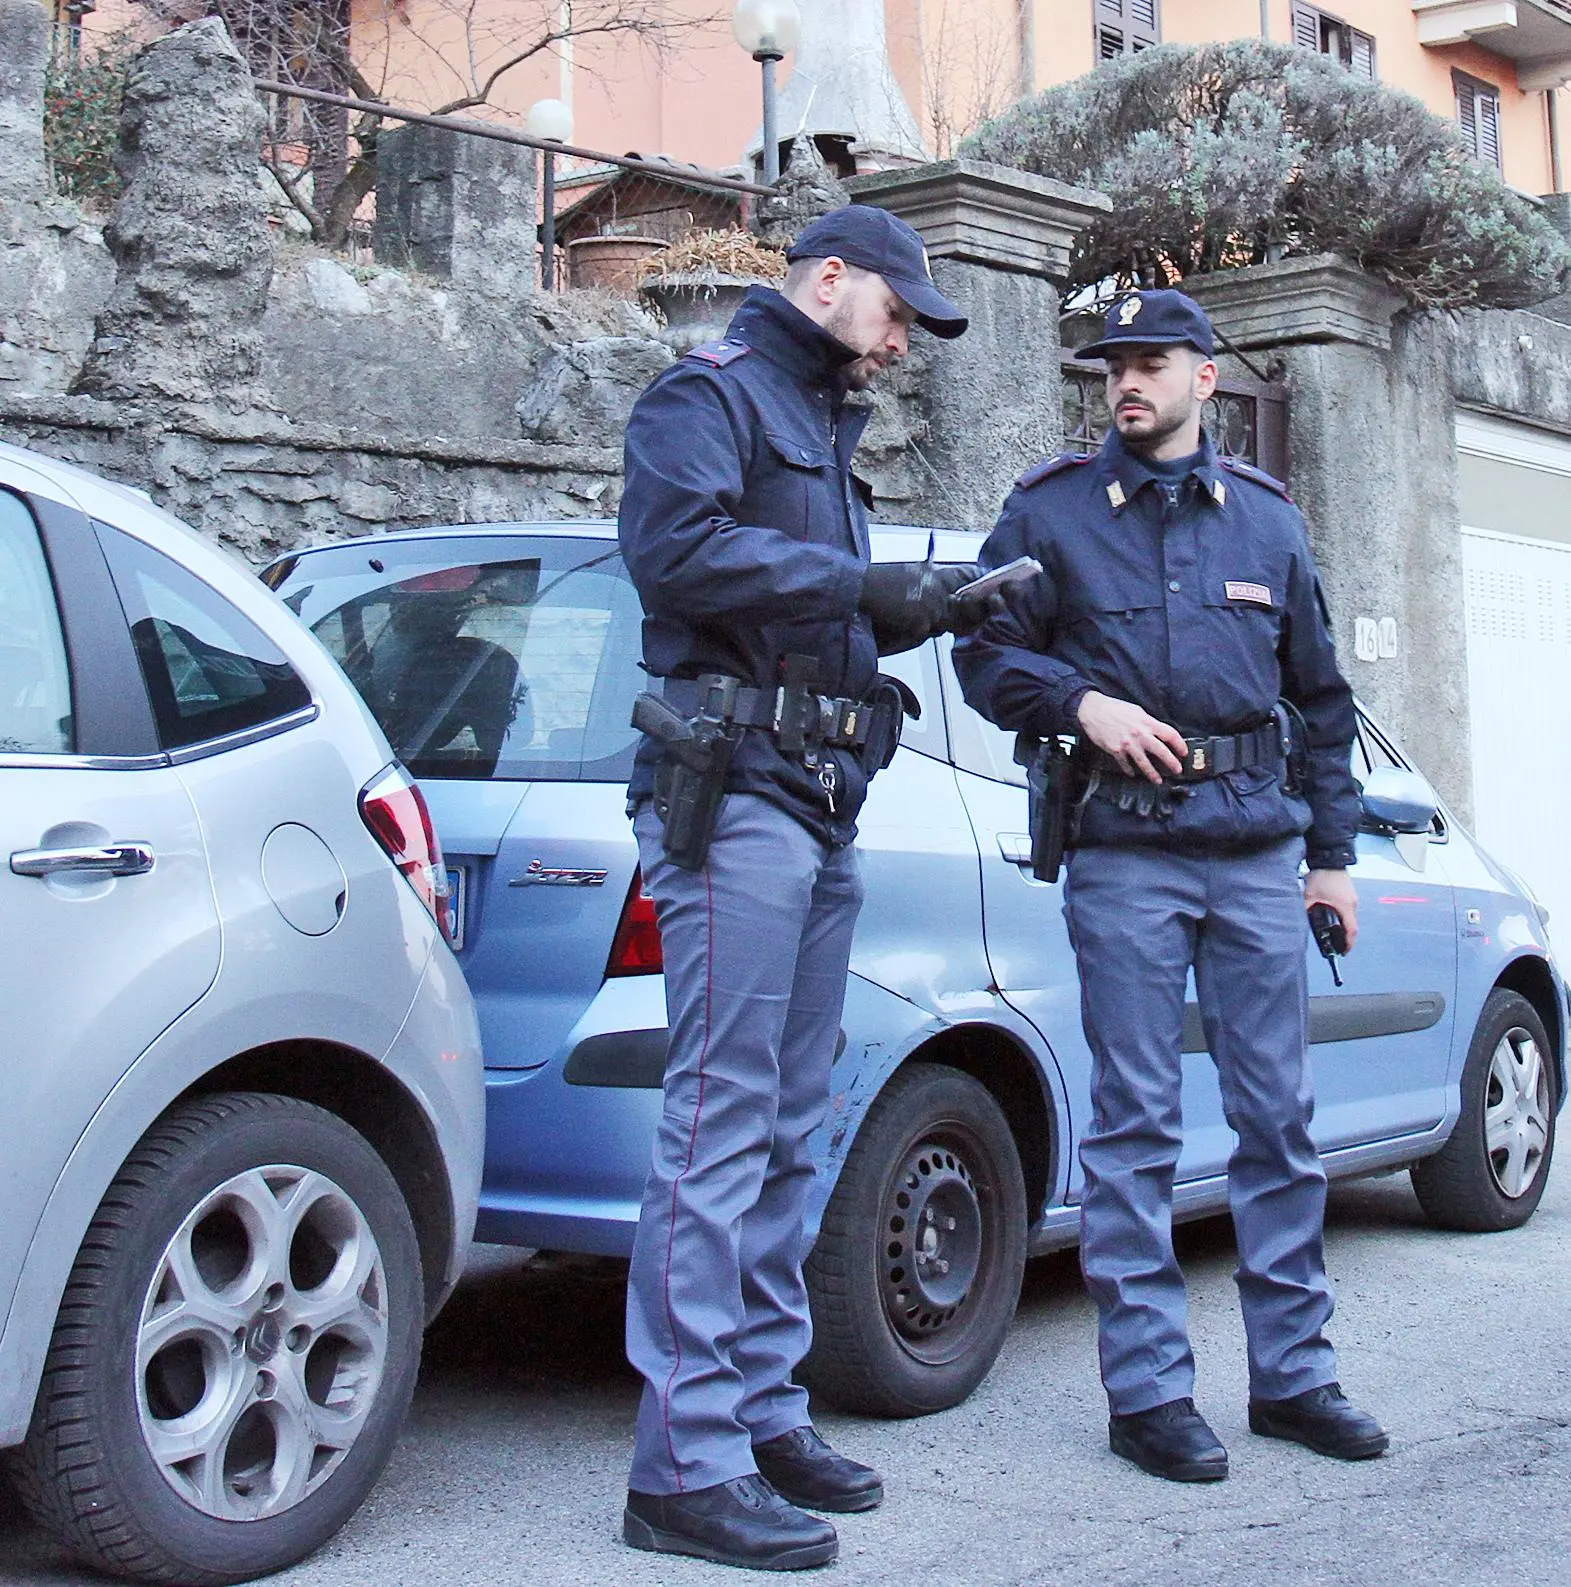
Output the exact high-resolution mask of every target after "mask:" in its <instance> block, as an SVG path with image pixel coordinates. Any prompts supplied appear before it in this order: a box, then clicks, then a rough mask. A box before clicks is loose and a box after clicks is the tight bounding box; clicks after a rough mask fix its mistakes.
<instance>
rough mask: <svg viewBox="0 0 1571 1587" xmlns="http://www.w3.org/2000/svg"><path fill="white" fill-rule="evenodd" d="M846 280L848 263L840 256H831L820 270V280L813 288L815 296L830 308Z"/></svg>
mask: <svg viewBox="0 0 1571 1587" xmlns="http://www.w3.org/2000/svg"><path fill="white" fill-rule="evenodd" d="M845 279H846V262H845V260H844V259H842V258H841V257H840V256H839V255H838V254H830V256H829V257H828V258H827V259H825V260H824V262H823V264H822V266H821V267H820V268H819V272H818V280H817V281H816V282H815V283H814V286H813V295H814V296H815V297H816V298H817V299H818V301H819V302H820V303H822V304H823V305H824V307H825V308H828V307H829V306H830V304H832V303H833V302H834V301H835V298H836V297H837V296H838V295H839V292H840V289H841V286H842V284H843V283H844V281H845Z"/></svg>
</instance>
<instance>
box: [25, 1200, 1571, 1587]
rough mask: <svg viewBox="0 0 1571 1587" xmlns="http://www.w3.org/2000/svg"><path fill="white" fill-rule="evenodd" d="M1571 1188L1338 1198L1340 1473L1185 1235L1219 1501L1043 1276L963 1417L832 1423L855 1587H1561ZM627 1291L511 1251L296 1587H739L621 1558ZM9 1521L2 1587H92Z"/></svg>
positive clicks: (434, 1344)
mask: <svg viewBox="0 0 1571 1587" xmlns="http://www.w3.org/2000/svg"><path fill="white" fill-rule="evenodd" d="M1568 1232H1571V1171H1567V1170H1562V1172H1561V1175H1560V1177H1559V1180H1558V1183H1556V1184H1552V1185H1551V1187H1550V1190H1549V1194H1548V1196H1547V1197H1546V1199H1545V1202H1544V1205H1543V1207H1542V1208H1541V1209H1540V1211H1539V1214H1538V1216H1537V1218H1536V1219H1535V1220H1534V1221H1533V1222H1532V1223H1531V1224H1530V1225H1529V1226H1528V1227H1527V1229H1525V1230H1523V1231H1521V1232H1519V1233H1516V1234H1511V1235H1492V1236H1463V1235H1443V1234H1437V1233H1435V1232H1433V1231H1431V1230H1429V1229H1428V1228H1427V1227H1426V1226H1425V1225H1424V1223H1423V1220H1422V1218H1421V1215H1420V1213H1419V1210H1418V1206H1417V1203H1416V1202H1415V1201H1414V1199H1413V1196H1412V1192H1411V1191H1410V1189H1409V1188H1408V1183H1407V1179H1406V1176H1405V1175H1404V1176H1401V1177H1398V1178H1387V1179H1382V1180H1376V1181H1366V1182H1362V1183H1359V1184H1355V1185H1350V1186H1347V1187H1345V1188H1342V1189H1340V1190H1337V1191H1334V1192H1333V1197H1332V1212H1331V1218H1330V1223H1329V1244H1328V1253H1329V1263H1330V1267H1331V1272H1332V1276H1333V1278H1334V1279H1335V1281H1336V1284H1337V1288H1338V1291H1339V1294H1340V1310H1339V1312H1338V1316H1337V1319H1336V1323H1335V1336H1336V1339H1337V1343H1338V1344H1339V1346H1340V1347H1341V1349H1342V1357H1343V1372H1344V1377H1345V1378H1346V1380H1347V1383H1348V1386H1349V1387H1350V1389H1351V1390H1352V1391H1353V1392H1354V1393H1356V1395H1357V1396H1358V1398H1359V1399H1361V1400H1363V1401H1365V1402H1367V1403H1368V1404H1369V1405H1370V1406H1371V1408H1373V1409H1376V1410H1378V1411H1379V1412H1380V1413H1381V1414H1382V1415H1383V1416H1384V1417H1385V1419H1386V1420H1387V1422H1388V1424H1389V1425H1390V1427H1391V1429H1392V1431H1393V1434H1394V1440H1395V1441H1394V1448H1393V1452H1392V1453H1391V1455H1389V1456H1388V1457H1387V1458H1386V1459H1384V1460H1382V1461H1378V1462H1374V1463H1370V1464H1366V1465H1355V1466H1347V1465H1339V1464H1337V1463H1336V1462H1332V1461H1326V1460H1322V1459H1319V1458H1317V1457H1315V1456H1313V1455H1311V1454H1309V1453H1308V1452H1306V1451H1301V1450H1298V1449H1296V1448H1293V1447H1289V1446H1287V1445H1282V1444H1277V1443H1272V1442H1268V1441H1265V1440H1262V1439H1257V1438H1254V1437H1252V1436H1251V1435H1250V1434H1249V1432H1248V1431H1247V1429H1246V1426H1245V1422H1244V1415H1243V1411H1244V1393H1245V1378H1244V1353H1243V1336H1242V1330H1241V1328H1240V1326H1239V1322H1238V1316H1237V1311H1236V1307H1235V1305H1234V1299H1233V1291H1232V1283H1231V1278H1230V1273H1231V1267H1232V1250H1231V1243H1230V1228H1229V1226H1228V1225H1227V1223H1226V1222H1225V1221H1211V1222H1208V1223H1205V1224H1200V1225H1193V1226H1191V1227H1189V1228H1188V1229H1186V1230H1184V1231H1183V1232H1182V1234H1181V1237H1180V1238H1181V1243H1182V1247H1183V1251H1184V1255H1185V1261H1186V1265H1187V1268H1188V1271H1189V1274H1190V1278H1191V1303H1192V1313H1193V1315H1192V1328H1193V1333H1194V1338H1195V1344H1196V1348H1197V1352H1198V1354H1199V1357H1200V1362H1201V1374H1202V1375H1201V1382H1200V1388H1199V1393H1200V1399H1201V1403H1202V1406H1203V1407H1204V1409H1205V1410H1206V1411H1207V1413H1208V1414H1209V1415H1210V1417H1211V1419H1212V1421H1213V1424H1214V1425H1215V1426H1216V1428H1217V1430H1218V1432H1219V1433H1220V1434H1221V1435H1222V1438H1223V1440H1224V1442H1226V1443H1227V1444H1228V1446H1229V1447H1230V1450H1231V1452H1232V1456H1233V1473H1234V1475H1233V1477H1232V1478H1231V1480H1229V1481H1228V1482H1226V1483H1223V1484H1220V1485H1216V1486H1207V1487H1182V1486H1178V1485H1171V1484H1166V1483H1161V1482H1158V1481H1156V1480H1154V1479H1152V1478H1149V1477H1146V1476H1144V1475H1142V1474H1141V1473H1139V1472H1137V1471H1135V1470H1133V1469H1132V1468H1131V1467H1128V1466H1126V1465H1125V1464H1123V1463H1122V1462H1121V1461H1118V1460H1115V1459H1114V1458H1113V1457H1112V1456H1111V1455H1110V1454H1109V1453H1108V1451H1107V1446H1106V1424H1105V1422H1104V1420H1103V1417H1104V1409H1103V1401H1102V1399H1101V1395H1100V1391H1099V1389H1098V1386H1097V1382H1096V1371H1095V1361H1094V1345H1093V1336H1092V1323H1091V1309H1090V1305H1089V1303H1088V1301H1087V1300H1086V1298H1085V1295H1084V1293H1083V1291H1082V1290H1081V1287H1080V1284H1079V1278H1078V1273H1077V1270H1076V1267H1075V1264H1074V1260H1073V1258H1072V1257H1071V1256H1057V1257H1052V1258H1049V1259H1047V1260H1045V1261H1041V1262H1038V1263H1034V1264H1033V1265H1032V1267H1031V1269H1030V1271H1029V1273H1028V1276H1027V1281H1026V1287H1025V1293H1024V1295H1023V1297H1022V1300H1021V1305H1020V1312H1019V1316H1018V1319H1017V1321H1016V1323H1015V1327H1014V1330H1013V1332H1012V1334H1011V1335H1010V1338H1009V1341H1008V1344H1007V1346H1006V1348H1005V1351H1004V1354H1003V1356H1002V1358H1001V1359H1000V1361H999V1364H998V1366H997V1367H996V1368H995V1370H994V1371H993V1373H992V1375H991V1377H990V1378H989V1379H988V1381H987V1382H986V1383H985V1384H983V1386H982V1388H981V1389H980V1390H979V1391H978V1392H977V1393H976V1394H975V1395H974V1396H973V1397H972V1399H971V1400H970V1401H969V1402H968V1403H967V1404H965V1405H963V1406H961V1407H959V1408H958V1409H957V1410H954V1411H950V1412H948V1413H946V1414H944V1415H941V1416H934V1417H929V1418H927V1419H925V1420H922V1421H914V1422H905V1423H888V1422H885V1423H879V1422H862V1421H857V1420H854V1419H851V1418H841V1417H837V1416H832V1415H824V1416H823V1417H822V1418H821V1421H820V1425H821V1426H822V1427H823V1428H824V1429H825V1431H827V1432H828V1433H829V1434H830V1436H831V1437H832V1438H834V1439H835V1441H836V1442H838V1443H840V1444H841V1445H842V1446H843V1447H844V1448H846V1449H847V1450H848V1451H849V1452H851V1453H853V1454H856V1455H858V1456H862V1457H864V1458H866V1459H869V1460H872V1461H875V1462H876V1463H877V1464H878V1465H879V1466H880V1467H881V1468H882V1469H883V1471H884V1472H885V1474H886V1476H887V1478H888V1488H889V1499H888V1501H887V1503H886V1504H885V1505H884V1507H883V1508H882V1509H881V1510H878V1511H876V1512H874V1513H872V1514H871V1515H866V1516H853V1517H848V1518H845V1519H844V1520H843V1522H842V1524H841V1528H840V1530H841V1539H842V1545H841V1547H842V1555H841V1561H840V1564H839V1565H838V1566H837V1567H836V1568H835V1570H834V1571H833V1572H831V1573H828V1574H827V1575H826V1574H824V1573H820V1574H819V1575H818V1576H817V1577H809V1578H804V1580H811V1579H816V1580H828V1581H831V1582H835V1583H838V1584H842V1587H852V1584H863V1583H899V1584H901V1587H907V1584H920V1587H951V1584H953V1587H981V1584H1000V1587H1003V1584H1019V1587H1047V1584H1055V1583H1075V1584H1077V1587H1078V1584H1080V1583H1085V1582H1093V1583H1098V1584H1122V1583H1140V1584H1141V1587H1164V1584H1169V1583H1171V1584H1174V1587H1177V1584H1184V1587H1210V1584H1224V1583H1225V1584H1238V1587H1259V1584H1262V1583H1267V1582H1269V1583H1270V1584H1271V1587H1309V1584H1320V1583H1379V1584H1380V1587H1401V1584H1406V1583H1415V1584H1416V1583H1423V1584H1425V1587H1430V1584H1435V1583H1451V1582H1456V1583H1469V1584H1471V1583H1473V1582H1481V1581H1495V1582H1510V1581H1528V1580H1536V1581H1539V1582H1543V1583H1561V1582H1571V1506H1568V1504H1567V1502H1566V1501H1567V1490H1568V1487H1571V1366H1568V1363H1571V1337H1568V1327H1567V1314H1568V1311H1571V1306H1568V1300H1571V1282H1568V1276H1571V1269H1568V1266H1567V1261H1566V1240H1567V1235H1568ZM621 1305H622V1286H621V1282H620V1279H619V1277H618V1276H617V1275H616V1274H615V1273H614V1272H606V1271H604V1270H603V1269H597V1268H594V1267H593V1266H590V1267H587V1268H586V1267H583V1266H576V1267H575V1266H574V1265H572V1264H570V1263H565V1262H564V1261H563V1260H562V1259H557V1260H556V1261H555V1262H553V1261H551V1260H548V1259H544V1258H537V1259H534V1260H527V1259H523V1258H521V1257H520V1255H519V1254H518V1253H514V1252H506V1251H500V1250H498V1249H496V1248H482V1249H479V1250H477V1252H476V1259H475V1263H474V1266H473V1268H472V1271H471V1274H470V1277H469V1278H468V1279H467V1280H466V1281H465V1284H464V1286H463V1288H462V1289H461V1290H460V1291H459V1293H458V1295H457V1296H456V1297H455V1298H454V1301H453V1303H452V1305H451V1306H450V1307H449V1309H448V1311H447V1312H446V1313H445V1314H444V1316H443V1317H442V1318H441V1319H440V1321H439V1322H438V1324H437V1326H436V1328H435V1330H434V1331H433V1333H432V1336H431V1339H430V1342H429V1346H428V1349H427V1356H426V1368H425V1374H424V1377H423V1378H422V1381H421V1386H420V1391H419V1395H418V1397H417V1400H416V1404H415V1412H414V1415H413V1418H412V1420H411V1422H410V1424H409V1427H408V1430H407V1433H406V1435H405V1437H404V1439H403V1441H402V1443H401V1445H400V1447H399V1450H398V1452H397V1454H396V1456H395V1458H394V1460H393V1462H392V1464H391V1466H390V1467H389V1469H388V1472H387V1474H386V1476H385V1477H384V1478H383V1480H382V1483H381V1485H380V1486H379V1487H378V1489H377V1491H376V1493H375V1494H374V1495H373V1496H372V1498H371V1500H370V1502H369V1503H368V1504H367V1506H366V1507H365V1509H364V1510H362V1512H361V1513H360V1515H359V1516H358V1517H356V1519H355V1520H354V1521H353V1522H352V1523H351V1524H350V1525H349V1526H348V1527H347V1528H346V1529H345V1531H344V1532H343V1533H342V1534H341V1535H340V1536H339V1537H338V1538H337V1539H336V1540H335V1541H334V1542H333V1543H332V1544H330V1545H329V1546H328V1547H327V1548H326V1549H325V1550H323V1551H322V1553H321V1554H319V1555H318V1556H317V1557H316V1558H315V1559H313V1560H311V1561H308V1562H307V1563H306V1564H305V1565H302V1566H300V1567H298V1568H297V1569H295V1570H293V1571H289V1572H285V1573H283V1574H282V1575H279V1576H277V1577H274V1578H272V1581H273V1582H274V1583H275V1584H284V1583H287V1584H290V1587H405V1584H408V1587H471V1584H481V1583H493V1582H494V1583H507V1584H519V1587H524V1584H528V1587H537V1584H539V1587H545V1584H552V1587H554V1584H563V1587H580V1584H582V1587H590V1584H594V1587H599V1584H605V1583H616V1584H622V1583H628V1584H656V1583H669V1584H676V1587H685V1584H692V1587H700V1584H707V1587H732V1584H735V1583H737V1582H740V1581H746V1580H758V1581H763V1580H766V1579H768V1580H774V1581H779V1580H780V1579H781V1578H779V1577H768V1578H765V1577H763V1576H761V1575H760V1576H752V1575H748V1576H744V1575H742V1574H741V1573H740V1572H735V1571H729V1572H728V1571H724V1570H722V1569H721V1568H720V1567H717V1566H709V1565H701V1564H698V1563H695V1562H688V1561H673V1560H666V1559H660V1558H656V1557H653V1556H648V1555H639V1554H634V1553H632V1552H631V1551H630V1550H627V1549H625V1548H624V1547H623V1546H622V1545H621V1543H620V1542H619V1541H618V1536H617V1523H618V1517H619V1513H620V1504H621V1494H622V1489H623V1486H624V1483H625V1480H626V1464H625V1462H626V1457H627V1441H628V1434H629V1430H630V1427H631V1423H632V1416H633V1409H634V1405H635V1402H636V1383H635V1380H634V1379H633V1377H632V1375H631V1374H630V1372H629V1371H628V1369H627V1367H626V1365H625V1364H624V1362H623V1361H622V1358H621ZM93 1580H97V1578H90V1577H88V1576H86V1575H84V1574H83V1573H81V1572H79V1571H76V1570H74V1569H73V1568H72V1567H71V1566H70V1564H69V1563H68V1562H67V1561H65V1560H64V1559H62V1557H61V1556H60V1555H59V1554H58V1553H57V1552H55V1551H54V1550H52V1549H51V1548H50V1547H49V1546H48V1545H47V1544H46V1543H45V1542H44V1541H43V1540H42V1539H41V1538H40V1537H39V1536H38V1535H37V1534H36V1533H34V1532H33V1531H31V1530H30V1529H29V1528H28V1527H27V1526H26V1525H25V1523H24V1522H23V1521H22V1520H21V1519H20V1518H18V1517H17V1516H15V1514H14V1513H11V1512H0V1587H21V1584H23V1583H26V1584H27V1587H77V1584H82V1583H86V1582H88V1581H93Z"/></svg>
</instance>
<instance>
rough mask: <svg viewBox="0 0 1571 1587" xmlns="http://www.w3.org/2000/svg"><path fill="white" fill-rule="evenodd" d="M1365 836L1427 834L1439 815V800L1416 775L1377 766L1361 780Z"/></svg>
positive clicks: (1401, 769)
mask: <svg viewBox="0 0 1571 1587" xmlns="http://www.w3.org/2000/svg"><path fill="white" fill-rule="evenodd" d="M1362 803H1363V807H1364V820H1363V826H1364V830H1365V831H1366V832H1386V833H1390V832H1427V831H1429V829H1430V827H1432V826H1433V825H1434V821H1435V817H1436V816H1437V815H1438V814H1439V813H1440V799H1439V797H1438V796H1437V795H1436V793H1435V791H1434V789H1433V788H1431V787H1430V786H1429V784H1428V783H1427V782H1426V781H1425V780H1424V779H1423V778H1422V777H1420V776H1419V775H1418V773H1417V772H1416V771H1407V770H1405V769H1404V768H1402V767H1400V766H1380V767H1377V768H1376V769H1375V770H1374V771H1372V772H1370V774H1369V776H1368V777H1367V778H1366V779H1365V780H1364V791H1363V796H1362Z"/></svg>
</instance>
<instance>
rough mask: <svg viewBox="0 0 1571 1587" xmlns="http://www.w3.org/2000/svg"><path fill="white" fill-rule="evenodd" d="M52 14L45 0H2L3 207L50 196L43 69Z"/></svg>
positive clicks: (0, 162)
mask: <svg viewBox="0 0 1571 1587" xmlns="http://www.w3.org/2000/svg"><path fill="white" fill-rule="evenodd" d="M48 63H49V14H48V13H47V12H46V11H45V10H44V8H43V5H42V4H41V3H40V0H0V202H5V201H8V200H16V199H24V200H25V199H39V198H43V197H45V196H46V195H47V194H48V192H49V167H48V165H47V163H46V162H45V160H44V68H45V67H46V66H47V65H48Z"/></svg>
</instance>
